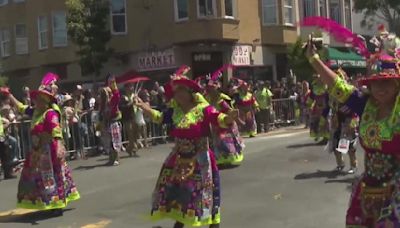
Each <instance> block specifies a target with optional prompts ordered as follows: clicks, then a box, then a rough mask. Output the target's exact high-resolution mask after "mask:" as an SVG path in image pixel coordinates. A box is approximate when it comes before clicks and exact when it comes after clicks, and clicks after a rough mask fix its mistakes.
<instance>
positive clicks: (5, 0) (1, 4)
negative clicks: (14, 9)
mask: <svg viewBox="0 0 400 228" xmlns="http://www.w3.org/2000/svg"><path fill="white" fill-rule="evenodd" d="M7 4H8V0H4V1H3V3H0V6H5V5H7Z"/></svg>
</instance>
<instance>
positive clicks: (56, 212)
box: [49, 209, 64, 217]
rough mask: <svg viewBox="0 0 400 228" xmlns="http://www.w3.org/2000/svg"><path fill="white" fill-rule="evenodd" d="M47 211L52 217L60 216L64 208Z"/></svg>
mask: <svg viewBox="0 0 400 228" xmlns="http://www.w3.org/2000/svg"><path fill="white" fill-rule="evenodd" d="M49 213H50V214H51V215H52V216H54V217H60V216H63V215H64V210H63V209H53V210H50V211H49Z"/></svg>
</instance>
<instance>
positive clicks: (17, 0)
mask: <svg viewBox="0 0 400 228" xmlns="http://www.w3.org/2000/svg"><path fill="white" fill-rule="evenodd" d="M13 1H14V2H15V3H20V2H25V0H13Z"/></svg>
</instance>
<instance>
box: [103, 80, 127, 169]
mask: <svg viewBox="0 0 400 228" xmlns="http://www.w3.org/2000/svg"><path fill="white" fill-rule="evenodd" d="M106 81H107V82H106V83H107V86H106V87H104V88H102V89H101V90H100V99H99V110H100V121H101V131H102V132H101V140H102V144H103V146H104V150H105V151H106V153H107V154H108V162H107V164H106V165H110V166H118V165H119V155H120V153H121V151H122V125H121V119H122V113H121V111H120V110H119V103H120V100H121V94H120V92H119V89H118V87H117V83H116V81H115V78H114V76H112V75H108V76H107V80H106Z"/></svg>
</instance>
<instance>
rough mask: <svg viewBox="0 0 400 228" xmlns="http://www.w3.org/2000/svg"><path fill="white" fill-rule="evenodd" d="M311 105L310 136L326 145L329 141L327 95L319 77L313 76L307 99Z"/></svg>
mask: <svg viewBox="0 0 400 228" xmlns="http://www.w3.org/2000/svg"><path fill="white" fill-rule="evenodd" d="M308 99H309V100H308V103H309V104H311V112H310V136H311V137H312V138H314V140H315V141H319V140H320V139H322V141H320V142H319V144H326V143H327V142H328V139H329V127H328V121H327V117H328V114H329V95H328V92H327V88H326V85H324V84H323V82H322V81H321V78H320V76H319V75H314V80H313V82H312V90H311V93H310V96H309V97H308Z"/></svg>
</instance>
